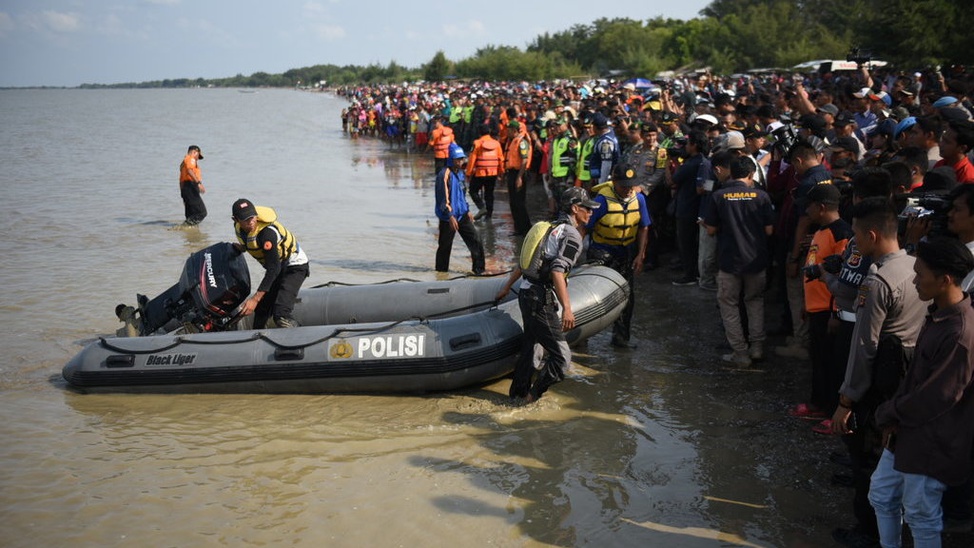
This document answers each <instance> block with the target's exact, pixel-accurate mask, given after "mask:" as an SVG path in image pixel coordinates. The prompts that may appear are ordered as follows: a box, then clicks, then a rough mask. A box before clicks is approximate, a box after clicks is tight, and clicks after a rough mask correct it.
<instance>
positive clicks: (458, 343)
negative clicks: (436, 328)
mask: <svg viewBox="0 0 974 548" xmlns="http://www.w3.org/2000/svg"><path fill="white" fill-rule="evenodd" d="M479 344H480V333H468V334H466V335H460V336H459V337H453V338H452V339H450V349H451V350H454V351H456V350H460V349H461V348H466V347H468V346H478V345H479Z"/></svg>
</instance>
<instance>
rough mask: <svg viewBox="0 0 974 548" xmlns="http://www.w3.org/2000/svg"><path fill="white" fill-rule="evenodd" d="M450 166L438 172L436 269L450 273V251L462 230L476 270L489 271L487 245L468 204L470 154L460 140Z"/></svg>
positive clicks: (452, 148) (454, 146) (452, 146)
mask: <svg viewBox="0 0 974 548" xmlns="http://www.w3.org/2000/svg"><path fill="white" fill-rule="evenodd" d="M446 163H447V164H446V167H444V168H443V169H441V170H440V171H439V173H437V174H436V185H435V191H434V193H435V196H436V208H435V210H434V212H435V213H436V217H437V218H438V219H439V220H440V236H439V240H438V246H437V248H436V271H437V272H446V271H448V270H449V269H450V252H451V251H452V249H453V238H454V236H456V234H457V233H458V232H459V233H460V237H461V238H463V243H465V244H467V249H469V250H470V257H471V260H472V261H473V273H474V274H475V275H478V276H479V275H482V274H483V273H484V270H485V266H484V265H485V259H484V246H483V245H482V244H481V243H480V239H479V238H478V237H477V229H476V228H474V224H473V215H472V214H471V213H470V206H469V205H468V204H467V188H466V175H465V174H464V172H463V169H464V165H465V164H466V163H467V155H466V154H465V153H464V152H463V149H462V148H460V145H458V144H456V143H450V148H449V156H448V157H447V159H446Z"/></svg>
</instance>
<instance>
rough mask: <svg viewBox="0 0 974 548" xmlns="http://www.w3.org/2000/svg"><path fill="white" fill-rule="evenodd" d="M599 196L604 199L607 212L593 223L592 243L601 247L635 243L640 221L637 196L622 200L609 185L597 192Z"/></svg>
mask: <svg viewBox="0 0 974 548" xmlns="http://www.w3.org/2000/svg"><path fill="white" fill-rule="evenodd" d="M599 195H600V196H604V197H605V202H606V210H607V211H606V213H605V215H603V216H602V217H601V218H599V220H598V222H596V223H595V230H594V231H593V232H592V241H593V242H596V243H599V244H603V245H629V244H631V243H633V242H635V241H636V235H637V234H638V233H639V221H640V220H641V216H640V213H639V197H638V195H637V194H635V193H633V195H632V197H631V198H629V199H628V200H623V199H622V198H620V197H619V196H618V195H617V194H616V193H615V189H613V188H612V185H611V184H608V185H606V186H605V187H604V188H602V189H601V190H599Z"/></svg>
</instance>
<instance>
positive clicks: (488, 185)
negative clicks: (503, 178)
mask: <svg viewBox="0 0 974 548" xmlns="http://www.w3.org/2000/svg"><path fill="white" fill-rule="evenodd" d="M496 185H497V176H496V175H488V176H487V177H473V178H471V179H470V199H471V200H473V203H475V204H477V207H478V208H480V209H484V208H485V207H486V208H487V217H488V218H490V216H491V215H492V214H493V213H494V187H495V186H496Z"/></svg>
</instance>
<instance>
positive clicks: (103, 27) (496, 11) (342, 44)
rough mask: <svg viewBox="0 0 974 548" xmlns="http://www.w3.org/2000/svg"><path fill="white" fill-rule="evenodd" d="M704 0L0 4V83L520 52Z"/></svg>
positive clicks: (686, 11)
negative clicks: (541, 41) (581, 29)
mask: <svg viewBox="0 0 974 548" xmlns="http://www.w3.org/2000/svg"><path fill="white" fill-rule="evenodd" d="M709 3H710V1H709V0H683V1H665V2H663V1H653V2H598V1H594V2H593V1H592V0H556V1H552V0H548V1H545V2H538V1H533V2H532V1H530V0H493V1H491V2H486V3H477V2H443V1H440V0H433V1H425V2H424V1H423V0H420V1H418V2H402V1H390V0H372V1H363V0H358V1H351V0H272V1H266V0H265V1H259V2H258V1H254V0H0V87H9V86H45V85H46V86H77V85H80V84H83V83H101V84H112V83H121V82H141V81H147V80H162V79H166V78H199V77H202V78H220V77H226V76H234V75H236V74H245V75H250V74H252V73H254V72H258V71H263V72H268V73H280V72H284V71H286V70H288V69H291V68H297V67H304V66H311V65H316V64H328V63H334V64H337V65H346V64H350V65H368V64H370V63H378V64H380V65H383V66H384V65H387V64H388V63H389V62H390V61H393V60H394V61H396V62H397V63H399V64H401V65H404V66H407V67H417V66H419V65H421V64H423V63H425V62H427V61H429V60H430V59H431V58H432V57H433V55H434V54H435V53H436V51H437V50H443V51H444V53H446V56H447V57H448V58H450V59H453V60H459V59H463V58H465V57H469V56H471V55H473V54H474V52H476V50H477V49H478V48H480V47H483V46H486V45H488V44H493V45H507V46H517V47H520V48H522V49H523V48H524V47H525V46H527V44H528V43H530V42H531V41H532V40H533V39H534V38H535V37H537V36H538V35H539V34H542V33H544V32H558V31H562V30H567V29H569V28H570V27H571V26H572V25H575V24H589V23H591V22H592V21H594V20H595V19H598V18H600V17H607V18H614V17H629V18H632V19H638V20H645V19H650V18H653V17H656V16H663V17H668V18H673V19H684V20H686V19H692V18H694V17H697V16H698V14H699V12H700V10H702V9H703V8H704V7H706V6H707V5H708V4H709ZM480 6H489V9H484V8H482V7H480ZM510 14H516V16H515V17H511V15H510Z"/></svg>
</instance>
